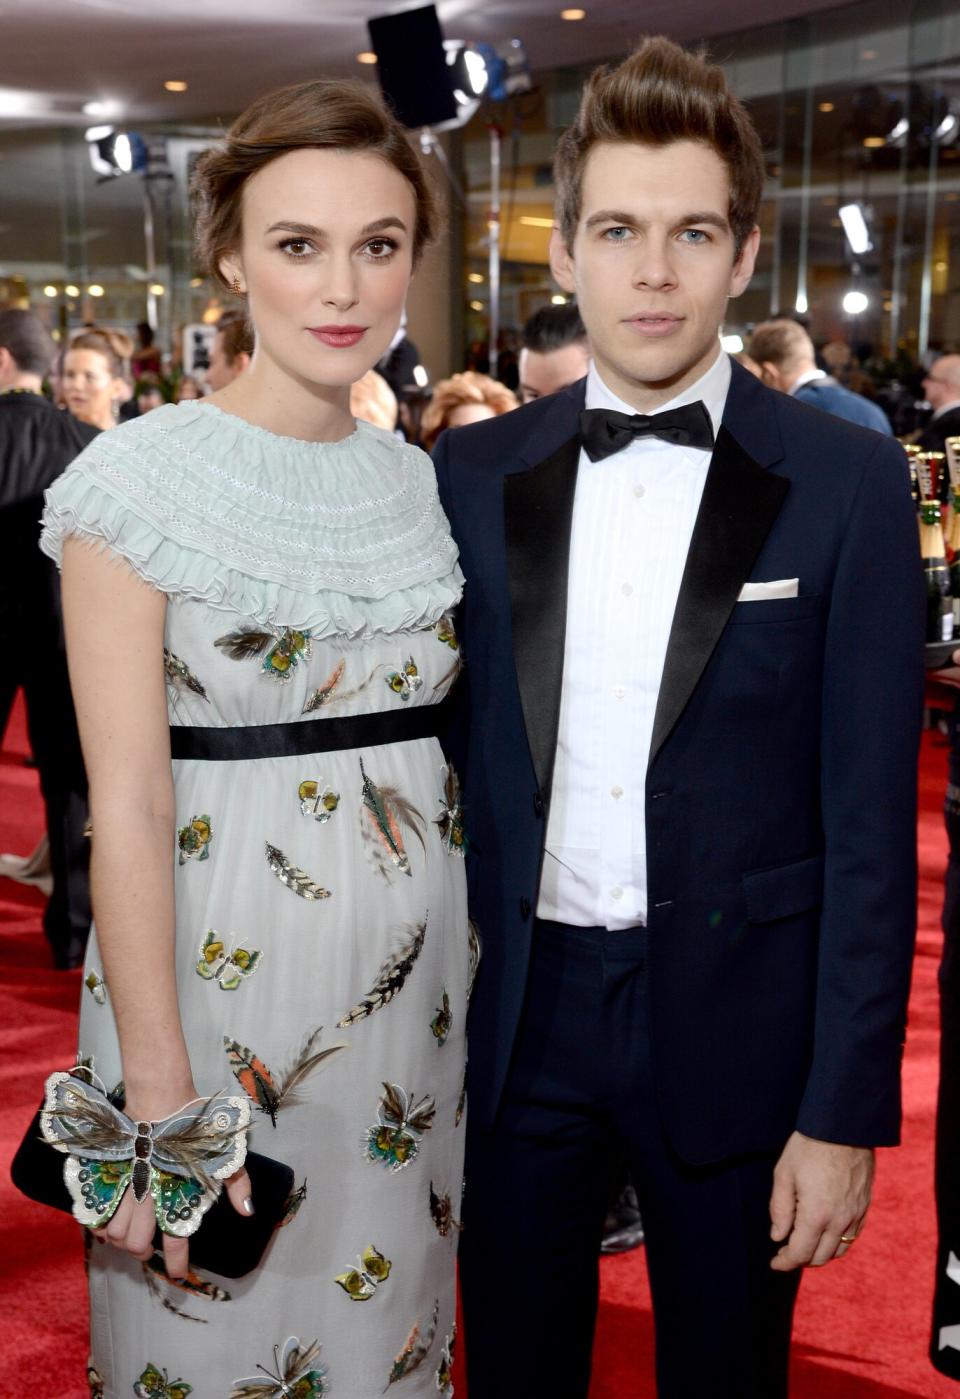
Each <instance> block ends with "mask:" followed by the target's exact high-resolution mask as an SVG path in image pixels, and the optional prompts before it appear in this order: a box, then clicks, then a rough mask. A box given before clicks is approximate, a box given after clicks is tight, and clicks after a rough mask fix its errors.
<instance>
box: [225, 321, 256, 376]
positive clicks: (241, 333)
mask: <svg viewBox="0 0 960 1399" xmlns="http://www.w3.org/2000/svg"><path fill="white" fill-rule="evenodd" d="M217 334H218V335H219V336H220V339H221V342H222V344H223V357H224V359H225V360H226V361H227V364H229V365H231V366H232V365H233V363H234V362H235V360H236V358H237V355H252V354H253V343H254V342H253V326H252V325H251V324H250V322H249V320H248V319H247V317H246V315H245V313H244V312H243V311H224V313H223V315H222V316H221V317H220V319H219V320H218V321H217Z"/></svg>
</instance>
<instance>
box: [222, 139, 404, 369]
mask: <svg viewBox="0 0 960 1399" xmlns="http://www.w3.org/2000/svg"><path fill="white" fill-rule="evenodd" d="M415 218H416V207H415V200H414V194H413V190H412V188H411V187H410V185H409V183H408V182H407V180H405V179H404V177H403V176H402V175H401V174H400V172H399V171H398V170H395V169H394V168H393V166H392V165H389V164H388V163H387V162H386V161H385V160H381V159H380V157H379V156H375V155H369V154H366V153H362V152H357V151H333V150H315V149H310V150H300V151H290V152H289V153H288V154H287V155H283V156H280V157H279V158H278V159H277V160H274V161H271V163H270V164H269V165H267V166H264V168H263V169H262V170H259V171H258V172H257V174H256V175H254V176H252V177H251V178H250V179H249V180H248V181H247V184H246V185H245V187H244V192H243V235H242V243H241V248H240V252H239V254H238V255H237V256H236V257H231V258H227V259H225V260H224V263H223V270H224V271H225V272H226V275H227V277H228V278H231V279H232V278H233V276H235V275H236V276H237V277H239V280H240V284H241V286H242V287H244V288H245V290H246V293H247V297H248V302H249V308H250V318H251V320H252V321H253V325H254V328H255V331H256V342H257V349H256V355H255V359H254V368H255V369H256V368H257V367H258V365H257V361H258V360H259V359H260V358H261V357H262V358H263V359H265V360H267V361H271V362H272V363H273V364H274V365H275V366H276V367H277V368H279V369H280V370H281V371H283V372H284V373H285V374H287V375H290V376H292V377H293V378H295V379H298V380H299V381H300V382H301V383H304V384H315V385H323V386H328V387H345V386H347V385H349V384H353V383H355V382H356V380H357V379H360V378H362V377H363V375H364V374H365V373H366V371H367V370H368V369H370V368H371V366H372V365H374V364H376V362H377V360H379V359H380V358H381V356H382V355H383V354H384V353H385V351H386V350H387V347H388V346H389V344H390V341H391V340H392V338H393V336H394V333H395V332H396V329H397V327H398V325H399V324H400V316H401V314H402V312H403V306H404V302H405V300H406V296H407V288H408V285H409V282H410V276H411V272H412V269H413V231H414V222H415Z"/></svg>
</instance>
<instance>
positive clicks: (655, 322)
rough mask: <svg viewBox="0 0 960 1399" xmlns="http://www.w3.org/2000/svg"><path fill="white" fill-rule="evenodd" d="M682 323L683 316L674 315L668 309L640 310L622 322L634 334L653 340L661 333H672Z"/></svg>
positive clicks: (661, 334)
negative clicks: (637, 313)
mask: <svg viewBox="0 0 960 1399" xmlns="http://www.w3.org/2000/svg"><path fill="white" fill-rule="evenodd" d="M683 323H684V318H683V316H675V315H673V314H671V313H670V312H669V311H662V312H661V311H641V312H640V313H639V315H636V316H628V317H627V319H626V320H625V322H624V324H625V325H626V326H628V327H629V329H630V330H632V331H633V332H634V334H636V335H641V336H644V337H645V338H649V339H654V340H655V339H657V338H658V337H660V336H663V335H673V334H674V333H675V332H676V331H677V330H679V328H680V326H682V325H683Z"/></svg>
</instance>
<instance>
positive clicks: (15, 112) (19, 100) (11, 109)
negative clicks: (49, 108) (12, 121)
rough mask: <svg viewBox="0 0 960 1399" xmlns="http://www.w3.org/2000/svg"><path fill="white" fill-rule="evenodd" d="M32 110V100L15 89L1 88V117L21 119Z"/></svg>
mask: <svg viewBox="0 0 960 1399" xmlns="http://www.w3.org/2000/svg"><path fill="white" fill-rule="evenodd" d="M29 110H30V98H29V96H28V95H27V93H25V92H17V91H16V90H15V89H14V88H0V117H20V116H23V115H24V114H25V113H26V112H29Z"/></svg>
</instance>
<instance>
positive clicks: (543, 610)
mask: <svg viewBox="0 0 960 1399" xmlns="http://www.w3.org/2000/svg"><path fill="white" fill-rule="evenodd" d="M579 460H580V440H579V437H572V438H571V439H570V440H569V441H568V442H564V443H563V445H562V446H561V447H558V448H557V450H556V451H555V452H553V453H552V454H551V455H550V456H549V457H546V458H545V459H544V460H543V461H542V462H539V463H538V464H537V465H536V466H535V467H533V468H532V469H531V470H530V471H520V472H516V473H514V474H513V475H510V476H505V477H504V478H503V515H504V527H505V531H506V545H507V577H508V580H509V585H510V605H511V613H512V617H513V657H514V663H515V665H516V670H517V680H518V682H519V685H520V701H521V704H522V705H523V718H524V723H525V724H526V729H527V742H528V743H529V745H530V756H531V757H532V759H533V765H534V768H535V770H536V774H537V781H538V783H539V785H540V790H541V791H543V792H546V791H547V790H548V789H549V786H550V779H551V776H552V773H553V760H554V754H555V752H556V746H557V726H558V724H559V720H560V691H561V687H562V685H563V646H564V637H565V634H566V628H567V575H568V572H569V563H570V525H571V521H572V519H573V498H574V494H575V492H576V486H577V466H578V464H579Z"/></svg>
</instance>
